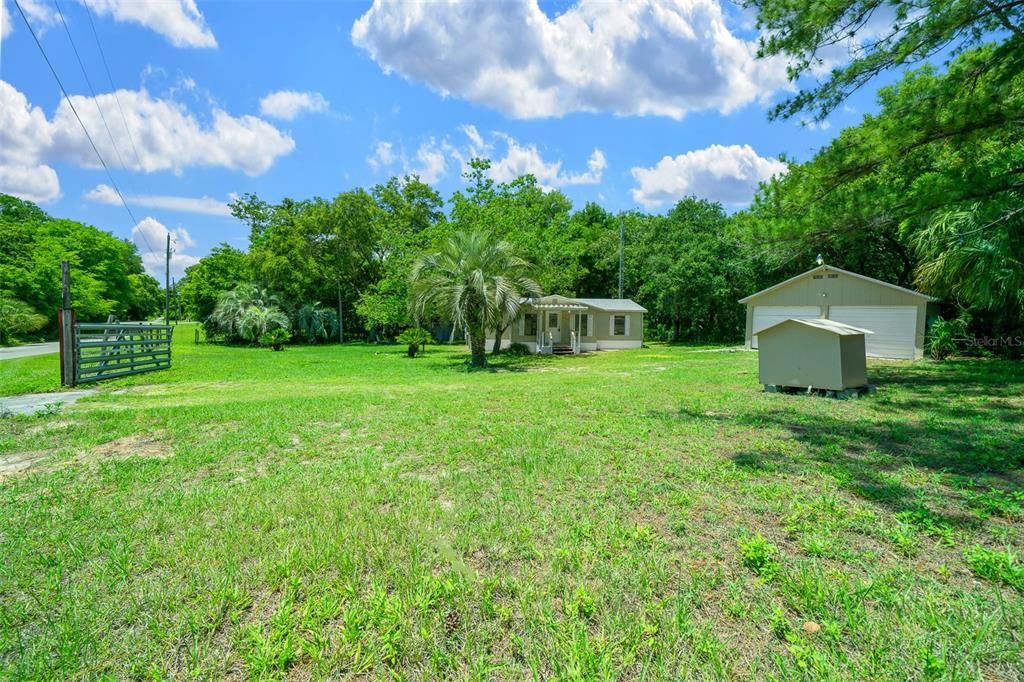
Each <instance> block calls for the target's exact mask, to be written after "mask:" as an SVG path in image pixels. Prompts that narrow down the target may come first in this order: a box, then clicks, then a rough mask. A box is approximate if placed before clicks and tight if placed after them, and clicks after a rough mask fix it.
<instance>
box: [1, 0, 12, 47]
mask: <svg viewBox="0 0 1024 682" xmlns="http://www.w3.org/2000/svg"><path fill="white" fill-rule="evenodd" d="M11 19H12V17H11V14H10V12H8V11H7V3H6V2H4V0H0V40H3V39H4V38H6V37H7V36H9V35H11V30H13V28H14V26H13V24H12V23H11Z"/></svg>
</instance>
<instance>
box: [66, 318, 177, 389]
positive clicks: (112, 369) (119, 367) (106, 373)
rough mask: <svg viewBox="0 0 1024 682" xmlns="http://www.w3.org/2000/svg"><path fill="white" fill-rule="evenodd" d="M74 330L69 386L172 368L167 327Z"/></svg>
mask: <svg viewBox="0 0 1024 682" xmlns="http://www.w3.org/2000/svg"><path fill="white" fill-rule="evenodd" d="M74 328H75V334H74V346H75V347H74V358H75V367H74V377H75V379H74V384H72V385H75V384H84V383H87V382H89V381H99V380H101V379H113V378H115V377H124V376H129V375H131V374H140V373H142V372H150V371H152V370H155V369H167V368H168V367H170V366H171V334H172V333H173V331H174V328H173V327H171V326H170V325H164V324H138V323H130V324H129V323H119V322H114V323H98V324H89V323H83V322H76V323H75V324H74Z"/></svg>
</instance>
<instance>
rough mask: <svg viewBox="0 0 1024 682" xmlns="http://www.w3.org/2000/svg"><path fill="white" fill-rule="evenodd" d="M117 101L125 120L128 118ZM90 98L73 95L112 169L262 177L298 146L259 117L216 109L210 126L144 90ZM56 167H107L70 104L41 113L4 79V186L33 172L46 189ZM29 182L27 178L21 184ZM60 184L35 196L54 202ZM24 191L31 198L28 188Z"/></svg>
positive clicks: (0, 135) (0, 146)
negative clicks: (202, 170) (198, 169)
mask: <svg viewBox="0 0 1024 682" xmlns="http://www.w3.org/2000/svg"><path fill="white" fill-rule="evenodd" d="M118 98H119V99H120V103H121V105H122V107H123V109H124V114H125V119H122V118H121V113H120V110H119V108H118V102H117V99H118ZM91 100H92V98H90V97H83V96H80V95H72V96H71V101H72V102H73V103H74V106H75V109H76V110H77V111H78V114H79V116H81V117H82V120H83V122H84V123H85V126H86V127H87V128H88V130H90V131H91V132H92V135H93V141H94V142H95V143H96V145H97V147H98V148H99V150H100V153H101V154H102V155H103V158H104V160H106V162H107V164H108V165H109V166H111V167H118V166H119V165H120V163H121V162H122V161H123V163H124V167H125V168H127V169H128V170H133V171H144V172H154V171H162V170H170V171H173V172H175V173H181V172H182V171H183V170H185V169H186V168H190V167H195V166H215V167H221V168H228V169H231V170H238V171H242V172H243V173H245V174H247V175H258V174H260V173H263V172H264V171H266V170H267V169H269V168H270V166H271V165H272V164H273V163H274V161H275V160H276V159H277V158H278V157H280V156H282V155H284V154H288V153H290V152H291V151H292V150H293V149H294V148H295V141H294V140H293V139H292V138H291V137H290V136H288V135H287V134H285V133H283V132H281V131H280V130H278V129H277V128H275V127H274V126H273V125H271V124H270V123H268V122H267V121H265V120H263V119H261V118H258V117H256V116H250V115H243V116H232V115H231V114H229V113H227V112H226V111H223V110H221V109H214V110H213V111H212V112H211V113H210V120H209V121H208V122H201V121H200V119H199V118H197V116H196V115H194V114H193V113H192V112H190V111H189V110H188V109H186V108H185V106H184V105H182V104H180V103H178V102H176V101H174V100H171V99H161V98H157V97H153V96H152V95H150V94H149V93H148V92H147V91H145V90H137V91H136V90H119V91H118V93H117V98H115V96H114V94H112V93H107V94H101V95H99V96H98V97H97V98H96V101H95V102H93V101H91ZM97 105H98V106H99V108H100V109H102V110H103V113H104V115H105V116H106V119H107V121H108V123H109V124H110V132H111V135H112V136H113V144H112V143H111V140H110V138H109V137H107V136H106V135H102V134H99V131H104V132H105V130H106V129H105V127H104V125H103V121H102V120H101V118H100V114H99V111H98V110H97ZM125 120H127V125H128V127H126V126H125ZM129 129H130V132H129ZM136 151H137V152H138V155H137V156H136ZM56 161H67V162H71V163H74V164H76V165H78V166H82V167H85V168H99V167H100V164H99V161H98V160H97V158H96V154H95V152H94V151H93V149H92V146H91V145H90V144H89V141H88V139H87V138H86V136H85V134H84V133H83V131H82V126H81V125H79V123H78V120H77V119H76V118H75V117H74V114H73V113H72V111H71V109H70V107H69V106H68V103H67V102H66V101H63V100H62V101H61V103H60V105H59V106H58V108H57V111H56V113H55V114H54V115H53V117H52V118H47V116H46V114H45V112H43V110H42V109H40V108H39V107H37V106H33V105H32V104H31V103H30V102H29V101H28V99H27V98H26V97H25V95H24V94H22V93H21V92H20V91H18V90H17V89H16V88H14V86H12V85H11V84H9V83H7V82H5V81H0V168H4V169H6V170H5V171H4V173H3V175H4V177H5V180H4V185H5V186H12V185H15V184H16V183H13V182H12V181H11V178H12V177H20V176H22V175H25V174H26V173H29V174H30V175H31V176H32V177H33V178H35V181H34V182H33V183H32V184H33V185H35V186H41V185H40V183H41V181H42V180H43V179H46V177H47V176H50V175H51V173H52V169H50V170H49V171H46V170H42V169H44V168H50V167H49V164H51V163H53V162H56ZM13 169H18V170H13ZM26 169H34V170H31V171H27V170H26ZM51 180H52V181H51ZM25 182H27V180H23V181H21V182H20V183H17V184H18V185H22V184H25ZM56 182H57V181H56V177H55V175H53V176H52V178H51V179H49V180H46V186H47V187H49V189H48V190H47V191H46V192H42V193H40V192H38V191H36V193H35V194H34V196H36V197H39V196H48V197H51V198H55V197H56V196H58V195H59V190H58V189H56V188H57V184H56ZM21 191H22V192H23V193H24V192H25V189H24V187H22V189H21Z"/></svg>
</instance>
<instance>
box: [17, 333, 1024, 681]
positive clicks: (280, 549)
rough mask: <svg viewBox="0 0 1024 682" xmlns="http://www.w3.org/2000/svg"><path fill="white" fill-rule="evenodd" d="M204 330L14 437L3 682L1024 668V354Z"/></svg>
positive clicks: (45, 381)
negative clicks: (791, 360) (302, 342)
mask: <svg viewBox="0 0 1024 682" xmlns="http://www.w3.org/2000/svg"><path fill="white" fill-rule="evenodd" d="M177 338H178V341H177V342H176V345H175V358H174V368H173V369H171V370H168V371H165V372H158V373H151V374H147V375H143V376H137V377H132V378H130V379H127V380H121V381H116V382H111V383H109V384H106V385H104V386H103V387H102V390H101V393H100V394H99V395H97V396H95V397H93V398H90V399H87V400H85V401H83V402H81V403H79V405H78V406H76V407H75V408H73V409H69V410H67V411H65V412H64V413H61V414H47V415H41V416H37V417H25V418H13V419H10V418H9V419H4V420H2V421H0V470H2V469H3V468H4V467H5V466H6V470H7V473H6V475H4V474H0V476H5V477H4V479H3V480H2V481H0V519H2V520H3V521H2V523H0V557H2V561H0V678H11V679H38V678H51V679H68V678H94V677H109V678H120V679H124V678H168V677H187V676H197V677H201V678H207V679H209V678H220V677H243V678H244V677H275V676H281V677H285V676H288V677H293V678H296V679H303V678H306V677H313V678H324V677H332V678H337V677H354V676H368V677H385V676H389V675H391V674H392V673H394V674H395V675H396V676H400V677H404V678H413V679H416V678H443V677H460V678H461V677H466V678H474V679H475V678H500V679H514V680H520V679H523V678H526V677H530V676H533V677H541V678H549V677H560V678H586V679H593V678H620V677H645V678H653V679H679V678H729V679H733V678H782V679H793V678H800V677H807V678H813V679H830V680H835V679H857V680H863V679H892V680H906V679H949V680H953V679H957V680H959V679H993V680H995V679H1001V680H1015V679H1021V677H1022V676H1024V644H1022V641H1024V494H1022V492H1021V491H1022V490H1024V485H1022V484H1024V480H1022V479H1024V469H1022V464H1024V460H1022V458H1024V421H1022V415H1024V398H1022V395H1024V365H1022V364H1019V363H1017V364H1014V363H1004V362H982V361H973V362H966V361H965V362H950V363H945V364H941V365H940V364H930V363H916V364H906V363H902V364H900V363H891V364H890V363H886V364H882V363H880V364H875V365H873V366H872V367H871V368H870V375H871V377H872V379H873V380H874V381H875V382H876V383H877V384H879V386H880V388H879V392H878V394H877V395H875V396H872V397H870V398H865V399H861V400H859V401H847V402H841V401H834V400H829V399H824V398H812V397H806V396H787V395H775V394H765V393H762V392H760V390H759V389H760V386H759V385H758V383H757V356H756V355H755V354H753V353H745V352H707V351H706V350H702V349H696V348H684V347H669V346H652V347H650V348H645V349H642V350H637V351H622V352H618V353H601V354H591V355H589V356H585V357H569V358H530V359H525V360H519V361H516V362H508V363H507V364H503V365H501V366H499V367H498V368H497V370H496V371H493V372H473V373H470V372H467V371H466V370H465V365H464V360H465V354H464V353H462V352H459V351H457V350H453V349H448V348H443V349H437V348H432V349H431V350H430V351H429V354H428V355H427V356H425V357H422V358H418V359H415V360H410V359H407V358H406V357H405V356H404V348H401V347H397V346H381V347H377V346H369V345H349V346H343V347H340V346H325V347H320V348H308V347H307V348H289V349H288V350H287V351H285V352H283V353H271V352H269V351H266V350H260V349H240V348H224V347H217V346H194V345H192V344H191V339H190V334H188V333H178V334H177ZM50 362H51V363H53V364H54V365H55V364H56V361H55V360H52V359H51V360H50ZM0 371H2V372H3V374H2V380H3V384H4V387H5V390H7V389H9V387H10V384H9V382H11V381H19V382H20V383H18V384H17V386H18V387H19V390H24V389H25V387H31V386H38V387H39V388H40V389H44V388H53V386H52V382H53V376H55V375H54V374H53V372H55V369H53V368H52V367H50V368H47V365H46V363H45V362H43V361H41V360H40V359H38V358H31V359H28V360H23V361H9V362H5V363H0ZM17 377H22V378H21V379H18V378H17ZM8 392H15V391H14V390H9V391H8ZM28 463H31V466H30V467H29V468H27V469H26V470H24V471H20V472H13V471H12V470H13V469H16V468H19V467H24V466H27V464H28Z"/></svg>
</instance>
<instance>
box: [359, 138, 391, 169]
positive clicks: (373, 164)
mask: <svg viewBox="0 0 1024 682" xmlns="http://www.w3.org/2000/svg"><path fill="white" fill-rule="evenodd" d="M366 162H367V163H368V164H370V168H372V169H373V170H375V171H376V170H380V169H382V168H387V167H389V166H390V165H391V164H392V163H394V162H395V152H394V145H393V144H391V143H390V142H385V141H383V140H377V142H375V143H374V145H373V153H372V154H370V155H369V156H367V157H366Z"/></svg>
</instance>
